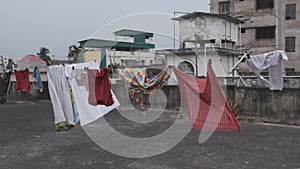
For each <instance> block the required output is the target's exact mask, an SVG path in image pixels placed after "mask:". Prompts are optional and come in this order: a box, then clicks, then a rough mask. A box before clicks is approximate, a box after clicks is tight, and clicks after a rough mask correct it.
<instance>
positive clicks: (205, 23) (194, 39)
mask: <svg viewBox="0 0 300 169" xmlns="http://www.w3.org/2000/svg"><path fill="white" fill-rule="evenodd" d="M174 20H175V21H178V22H179V41H180V47H179V49H164V50H157V51H156V55H164V56H165V59H166V64H167V65H174V66H176V67H178V68H179V69H180V70H181V71H184V72H186V73H188V74H191V75H194V76H205V75H206V66H207V62H208V61H209V60H211V61H212V63H213V68H214V70H215V73H216V75H217V76H218V77H229V76H230V77H232V76H235V75H237V74H236V73H235V72H231V68H232V67H233V65H234V64H235V63H236V62H237V61H238V57H239V56H240V55H241V54H242V53H241V51H239V50H236V46H237V45H238V26H239V22H240V21H239V20H237V19H234V18H232V17H230V16H227V15H220V14H210V13H204V12H192V13H187V14H185V15H182V16H180V17H177V18H174Z"/></svg>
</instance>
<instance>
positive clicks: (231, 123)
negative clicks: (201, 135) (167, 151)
mask: <svg viewBox="0 0 300 169" xmlns="http://www.w3.org/2000/svg"><path fill="white" fill-rule="evenodd" d="M173 70H174V73H175V75H176V77H177V79H178V82H179V86H180V89H181V90H182V92H183V94H184V97H185V101H186V105H187V108H188V111H189V113H190V119H191V122H192V125H193V128H195V129H198V130H225V131H228V130H235V129H236V130H238V131H241V127H240V125H239V123H238V121H237V119H236V118H235V116H234V114H233V113H232V111H231V109H230V106H229V103H228V100H227V98H226V97H225V95H224V93H223V90H222V88H221V86H220V84H219V81H218V79H217V77H216V75H215V73H214V71H213V69H212V67H211V62H209V63H208V66H207V76H206V78H202V79H200V78H197V77H194V76H191V75H188V74H186V73H183V72H181V71H180V70H179V69H177V68H173Z"/></svg>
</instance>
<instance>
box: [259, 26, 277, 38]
mask: <svg viewBox="0 0 300 169" xmlns="http://www.w3.org/2000/svg"><path fill="white" fill-rule="evenodd" d="M273 38H275V26H267V27H258V28H256V39H273Z"/></svg>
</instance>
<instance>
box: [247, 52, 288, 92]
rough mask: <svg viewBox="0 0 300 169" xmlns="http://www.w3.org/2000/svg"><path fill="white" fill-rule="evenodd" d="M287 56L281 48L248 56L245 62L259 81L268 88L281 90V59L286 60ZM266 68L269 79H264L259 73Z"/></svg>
mask: <svg viewBox="0 0 300 169" xmlns="http://www.w3.org/2000/svg"><path fill="white" fill-rule="evenodd" d="M287 60H288V57H287V55H286V53H285V52H284V51H282V50H276V51H273V52H269V53H264V54H260V55H255V56H250V58H249V59H247V64H248V65H249V67H250V68H251V69H252V71H253V72H254V73H255V75H256V76H257V78H258V80H259V82H260V83H261V84H263V85H265V86H267V87H269V88H270V90H282V88H283V68H282V64H283V61H287ZM265 69H268V72H269V80H267V79H265V78H264V77H263V76H261V75H260V73H261V72H262V71H263V70H265Z"/></svg>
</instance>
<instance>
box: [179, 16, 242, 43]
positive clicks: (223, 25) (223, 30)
mask: <svg viewBox="0 0 300 169" xmlns="http://www.w3.org/2000/svg"><path fill="white" fill-rule="evenodd" d="M238 27H239V25H238V24H235V23H233V22H231V21H228V20H225V19H222V18H219V17H213V16H200V17H197V18H194V19H192V18H189V19H186V20H181V21H179V29H180V30H179V33H180V37H179V39H180V41H181V42H183V41H186V40H188V41H195V34H196V35H197V38H199V39H200V40H209V39H215V40H216V44H220V41H221V39H225V38H226V39H227V40H231V41H234V42H238Z"/></svg>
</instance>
